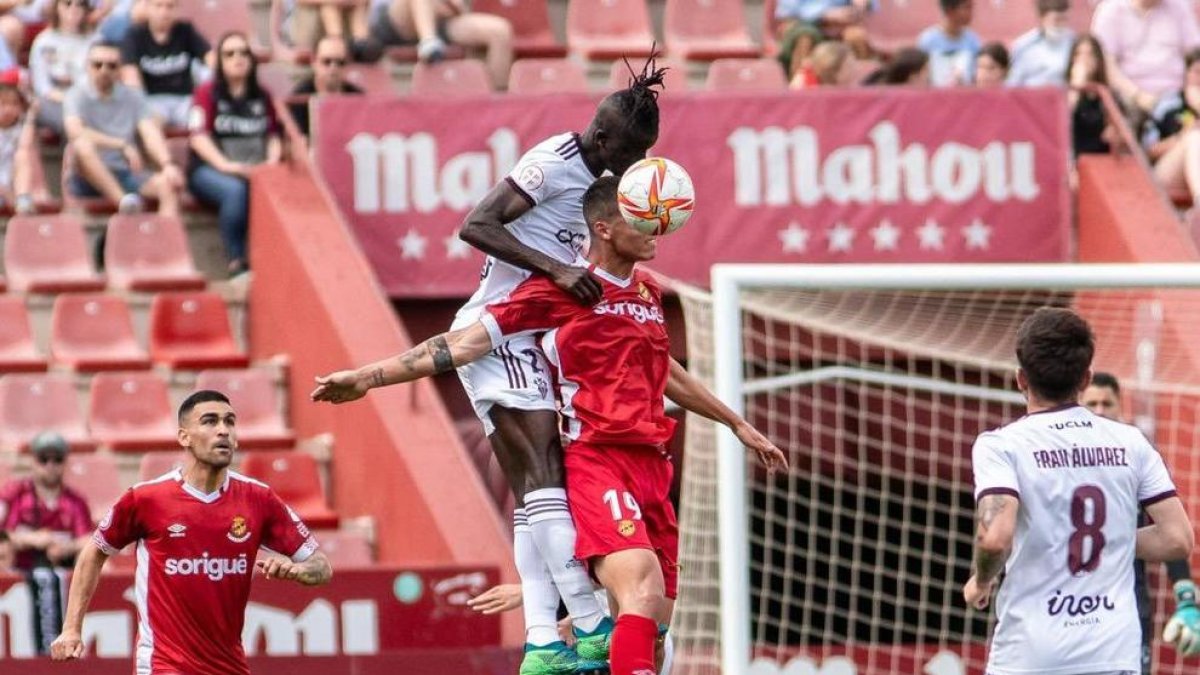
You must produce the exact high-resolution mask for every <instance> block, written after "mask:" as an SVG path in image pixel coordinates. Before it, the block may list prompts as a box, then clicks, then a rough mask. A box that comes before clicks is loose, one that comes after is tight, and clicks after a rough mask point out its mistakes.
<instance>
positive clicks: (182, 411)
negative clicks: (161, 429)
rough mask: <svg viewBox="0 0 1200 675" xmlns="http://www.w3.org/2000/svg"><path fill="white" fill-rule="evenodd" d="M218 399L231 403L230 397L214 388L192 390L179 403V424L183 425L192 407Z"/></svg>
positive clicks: (221, 401)
mask: <svg viewBox="0 0 1200 675" xmlns="http://www.w3.org/2000/svg"><path fill="white" fill-rule="evenodd" d="M213 401H217V402H219V403H225V404H227V405H232V404H230V403H229V397H228V396H226V395H225V394H222V393H221V392H219V391H216V390H214V389H201V390H200V391H196V392H192V394H191V395H190V396H188V397H187V398H185V399H183V403H180V404H179V426H183V421H184V420H186V419H187V416H188V414H190V413H191V412H192V409H193V408H195V407H196V406H198V405H200V404H201V403H211V402H213Z"/></svg>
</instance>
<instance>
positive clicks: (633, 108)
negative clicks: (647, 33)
mask: <svg viewBox="0 0 1200 675" xmlns="http://www.w3.org/2000/svg"><path fill="white" fill-rule="evenodd" d="M658 55H659V51H658V49H657V45H652V46H651V47H650V57H649V58H647V59H646V63H644V64H643V65H642V70H641V72H636V71H634V69H633V66H632V65H630V63H629V59H628V58H627V57H622V60H623V61H625V67H626V68H628V69H629V85H628V86H627V87H626V88H625V89H622V90H620V91H617V92H614V93H612V94H610V95H609V97H608V98H609V100H610V101H611V102H612V103H613V104H615V106H616V109H617V111H618V112H619V113H620V114H621V117H622V118H623V119H624V120H625V122H626V124H627V125H628V126H629V127H630V128H635V129H642V130H647V131H654V132H655V133H657V131H658V94H659V89H657V88H665V86H666V85H665V84H664V82H663V76H664V75H666V73H667V69H666V68H658V67H656V63H655V59H657V58H658Z"/></svg>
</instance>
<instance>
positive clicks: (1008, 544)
mask: <svg viewBox="0 0 1200 675" xmlns="http://www.w3.org/2000/svg"><path fill="white" fill-rule="evenodd" d="M1018 508H1020V502H1019V501H1018V500H1017V498H1016V497H1013V496H1011V495H984V497H983V498H982V499H980V500H979V504H978V505H976V507H975V559H974V562H973V564H972V569H973V570H974V574H972V575H971V578H970V579H969V580H968V581H967V584H966V585H965V586H964V587H963V599H965V600H966V601H967V604H969V605H971V606H972V607H975V608H977V609H983V608H985V607H987V604H988V598H990V597H991V594H992V586H994V585H995V583H996V579H997V578H998V577H999V576H1000V572H1001V571H1002V570H1003V569H1004V563H1005V561H1007V560H1008V555H1009V553H1010V552H1011V551H1012V542H1013V534H1014V533H1015V532H1016V528H1017V509H1018Z"/></svg>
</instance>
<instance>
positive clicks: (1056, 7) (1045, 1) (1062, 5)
mask: <svg viewBox="0 0 1200 675" xmlns="http://www.w3.org/2000/svg"><path fill="white" fill-rule="evenodd" d="M1069 9H1071V0H1037V13H1038V16H1046V15H1047V14H1049V13H1050V12H1065V11H1067V10H1069Z"/></svg>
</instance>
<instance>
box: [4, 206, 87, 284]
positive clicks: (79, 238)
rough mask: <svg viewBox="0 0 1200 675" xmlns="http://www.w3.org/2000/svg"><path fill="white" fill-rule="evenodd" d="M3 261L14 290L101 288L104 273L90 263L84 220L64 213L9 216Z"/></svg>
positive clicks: (9, 282)
mask: <svg viewBox="0 0 1200 675" xmlns="http://www.w3.org/2000/svg"><path fill="white" fill-rule="evenodd" d="M4 265H5V268H6V270H7V274H8V284H9V285H10V286H11V287H12V289H13V290H14V291H20V292H29V293H63V292H68V291H96V290H100V289H102V288H104V277H102V276H100V275H98V274H96V270H95V269H94V268H93V267H92V260H91V255H89V253H88V245H87V236H86V235H85V234H84V231H83V223H82V222H80V220H79V219H78V218H77V217H75V216H71V215H67V214H59V215H53V216H13V217H12V218H11V219H9V221H8V229H7V231H5V233H4Z"/></svg>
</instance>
